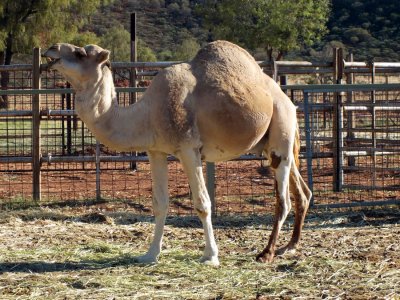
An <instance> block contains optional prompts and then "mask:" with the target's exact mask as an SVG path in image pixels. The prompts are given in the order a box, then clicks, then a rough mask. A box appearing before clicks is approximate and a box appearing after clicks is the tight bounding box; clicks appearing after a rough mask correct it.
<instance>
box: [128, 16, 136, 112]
mask: <svg viewBox="0 0 400 300" xmlns="http://www.w3.org/2000/svg"><path fill="white" fill-rule="evenodd" d="M131 62H137V39H136V13H132V14H131ZM129 79H130V86H131V87H137V70H136V68H132V69H131V70H130V78H129ZM136 101H137V93H136V92H134V93H131V94H130V104H132V103H135V102H136Z"/></svg>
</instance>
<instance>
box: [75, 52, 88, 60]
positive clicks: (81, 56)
mask: <svg viewBox="0 0 400 300" xmlns="http://www.w3.org/2000/svg"><path fill="white" fill-rule="evenodd" d="M75 56H76V57H77V58H83V57H85V56H86V55H84V54H83V53H81V52H79V51H75Z"/></svg>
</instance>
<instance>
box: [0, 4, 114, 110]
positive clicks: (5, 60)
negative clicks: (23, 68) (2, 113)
mask: <svg viewBox="0 0 400 300" xmlns="http://www.w3.org/2000/svg"><path fill="white" fill-rule="evenodd" d="M111 1H112V0H86V1H76V0H2V1H1V2H0V65H2V64H5V65H9V64H11V61H12V57H13V54H14V53H17V52H19V53H23V52H26V51H31V49H32V47H35V46H47V45H49V44H50V43H53V42H55V41H60V37H62V40H63V41H64V42H69V41H72V40H73V39H74V38H75V37H76V36H77V34H78V32H79V30H80V28H82V27H83V25H84V24H85V23H86V22H87V21H88V19H89V17H90V15H91V14H93V13H94V12H95V11H96V9H97V8H98V7H99V6H100V5H105V4H108V3H110V2H111ZM84 36H85V38H90V37H93V35H90V34H86V35H84ZM8 82H9V74H8V72H2V73H1V80H0V85H1V87H2V88H7V86H8ZM0 107H7V98H6V97H2V98H0Z"/></svg>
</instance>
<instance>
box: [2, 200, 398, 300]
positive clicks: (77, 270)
mask: <svg viewBox="0 0 400 300" xmlns="http://www.w3.org/2000/svg"><path fill="white" fill-rule="evenodd" d="M272 220H273V217H272V215H270V214H263V215H261V214H260V215H257V216H254V215H252V216H235V217H234V216H225V217H223V216H221V217H219V218H217V219H215V220H214V225H215V231H216V238H217V243H218V245H219V249H220V259H221V266H220V267H218V268H210V267H207V266H204V265H202V264H200V263H198V262H197V260H198V259H199V258H200V256H201V249H202V248H203V245H204V242H203V233H202V229H201V226H200V223H199V221H198V219H197V218H195V217H191V216H175V217H170V218H168V220H167V226H166V230H165V238H164V246H163V252H162V255H161V257H160V262H159V263H158V264H156V265H138V264H135V263H134V256H135V255H138V254H141V253H143V252H144V251H145V250H146V249H147V247H148V244H149V243H150V240H151V236H152V230H153V228H154V224H153V219H152V218H151V217H145V216H143V215H138V214H137V211H136V209H135V208H134V207H130V206H129V205H127V204H126V203H123V202H121V203H115V202H113V203H103V204H102V205H98V204H96V205H94V204H93V203H89V202H88V203H86V204H85V205H82V203H81V205H77V204H76V205H65V206H63V207H56V206H47V207H39V208H35V209H22V210H13V211H3V212H0V298H1V299H44V298H46V299H300V298H306V299H321V298H322V299H399V297H400V294H399V291H400V281H399V278H400V269H399V266H400V244H399V236H400V208H399V207H398V206H392V207H387V208H385V209H379V208H376V209H368V210H346V211H311V212H310V213H309V214H308V216H307V220H306V224H305V230H304V234H303V239H302V246H301V247H300V249H299V251H298V252H297V253H296V254H290V255H287V256H284V257H277V258H276V259H275V260H274V262H273V263H271V264H260V263H256V262H255V261H254V257H255V255H256V254H257V253H258V252H259V251H261V250H262V249H263V247H264V246H265V245H266V242H267V238H268V236H269V234H270V231H271V225H272ZM292 225H293V217H292V216H291V217H290V218H289V221H288V222H287V223H286V225H285V226H284V229H283V232H282V234H281V237H280V240H279V244H280V245H283V244H285V243H286V242H287V241H288V240H289V239H290V235H291V229H292Z"/></svg>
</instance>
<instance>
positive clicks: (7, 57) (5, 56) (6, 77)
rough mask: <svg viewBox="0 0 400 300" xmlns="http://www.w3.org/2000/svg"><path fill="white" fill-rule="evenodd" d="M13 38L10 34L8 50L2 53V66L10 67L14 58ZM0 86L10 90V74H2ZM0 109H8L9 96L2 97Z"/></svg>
mask: <svg viewBox="0 0 400 300" xmlns="http://www.w3.org/2000/svg"><path fill="white" fill-rule="evenodd" d="M12 44H13V36H12V34H11V33H9V34H8V36H7V39H6V49H5V51H1V52H0V63H1V64H2V65H10V64H11V59H12V56H13V52H12ZM0 75H1V78H0V86H1V89H2V90H7V89H8V83H9V82H10V73H9V72H1V74H0ZM0 108H8V96H7V95H2V96H0Z"/></svg>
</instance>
